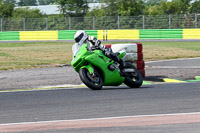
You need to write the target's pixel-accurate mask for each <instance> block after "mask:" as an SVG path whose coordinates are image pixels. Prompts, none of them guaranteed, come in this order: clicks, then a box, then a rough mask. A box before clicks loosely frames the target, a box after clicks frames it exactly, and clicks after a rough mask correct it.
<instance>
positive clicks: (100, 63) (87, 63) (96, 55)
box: [71, 44, 126, 86]
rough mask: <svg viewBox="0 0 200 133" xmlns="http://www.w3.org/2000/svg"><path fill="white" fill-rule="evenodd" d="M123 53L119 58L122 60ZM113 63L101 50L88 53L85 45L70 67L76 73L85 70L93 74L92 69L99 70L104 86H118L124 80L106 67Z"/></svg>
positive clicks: (117, 72)
mask: <svg viewBox="0 0 200 133" xmlns="http://www.w3.org/2000/svg"><path fill="white" fill-rule="evenodd" d="M125 54H126V53H125V52H121V53H120V55H119V57H120V58H123V57H124V55H125ZM113 63H114V62H113V61H112V60H111V59H110V58H108V57H106V56H105V55H104V54H103V52H102V51H101V50H95V51H93V52H90V51H88V50H87V44H84V45H83V46H82V47H81V48H80V50H79V52H78V53H77V54H76V56H75V57H74V58H73V59H72V61H71V65H72V66H73V67H74V69H75V71H76V72H79V70H80V69H82V68H86V69H88V71H89V72H90V74H92V73H93V67H95V68H97V70H100V72H101V75H103V81H104V86H118V85H120V84H122V83H123V82H124V80H125V78H124V77H122V76H120V73H119V71H118V70H117V69H115V70H114V71H110V70H109V69H108V66H109V65H111V64H113Z"/></svg>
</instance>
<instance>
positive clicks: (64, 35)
mask: <svg viewBox="0 0 200 133" xmlns="http://www.w3.org/2000/svg"><path fill="white" fill-rule="evenodd" d="M76 31H77V30H63V31H58V40H74V34H75V33H76ZM86 33H87V34H88V35H90V36H95V37H96V38H97V30H86Z"/></svg>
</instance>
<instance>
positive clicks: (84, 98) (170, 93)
mask: <svg viewBox="0 0 200 133" xmlns="http://www.w3.org/2000/svg"><path fill="white" fill-rule="evenodd" d="M199 95H200V82H193V83H176V84H154V85H143V86H142V87H141V88H139V89H129V88H127V87H125V86H121V87H105V88H103V90H101V91H92V90H89V89H88V88H68V89H67V88H66V89H60V90H40V91H18V92H1V93H0V132H4V131H5V132H6V131H7V132H8V131H11V132H13V130H12V129H14V132H16V131H20V132H26V133H27V132H28V133H29V132H30V133H40V132H41V133H49V132H58V133H62V132H63V133H64V132H76V133H77V132H80V133H82V132H115V133H121V132H137V133H146V132H148V133H155V132H158V133H159V132H161V131H162V132H163V131H164V132H167V133H168V132H173V133H198V132H199V131H200V113H199V112H200V102H199V101H200V96H199ZM124 116H126V117H124ZM151 117H152V118H151ZM138 118H140V119H138ZM30 122H31V123H30ZM74 122H75V123H74ZM77 122H78V123H77ZM13 123H14V124H13ZM95 123H96V124H95Z"/></svg>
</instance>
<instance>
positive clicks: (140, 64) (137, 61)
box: [105, 43, 145, 77]
mask: <svg viewBox="0 0 200 133" xmlns="http://www.w3.org/2000/svg"><path fill="white" fill-rule="evenodd" d="M105 46H106V47H109V48H111V49H112V51H113V52H119V51H126V55H125V57H124V61H126V62H130V63H132V64H133V65H134V66H135V67H137V69H138V70H139V71H140V72H141V73H142V76H143V77H145V63H144V60H143V52H142V50H143V46H142V43H128V44H109V45H105Z"/></svg>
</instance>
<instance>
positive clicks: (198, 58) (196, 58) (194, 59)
mask: <svg viewBox="0 0 200 133" xmlns="http://www.w3.org/2000/svg"><path fill="white" fill-rule="evenodd" d="M196 59H200V57H196V58H179V59H169V60H160V61H147V62H145V64H148V63H156V62H166V61H176V60H196Z"/></svg>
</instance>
